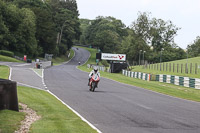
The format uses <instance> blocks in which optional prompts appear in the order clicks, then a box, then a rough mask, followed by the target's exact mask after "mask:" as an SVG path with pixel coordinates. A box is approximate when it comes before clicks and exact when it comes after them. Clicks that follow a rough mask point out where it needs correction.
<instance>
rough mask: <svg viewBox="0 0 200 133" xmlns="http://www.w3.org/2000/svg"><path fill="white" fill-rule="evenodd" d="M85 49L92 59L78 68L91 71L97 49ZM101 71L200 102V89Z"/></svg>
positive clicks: (122, 79) (116, 77)
mask: <svg viewBox="0 0 200 133" xmlns="http://www.w3.org/2000/svg"><path fill="white" fill-rule="evenodd" d="M85 49H87V50H88V51H89V52H90V53H91V59H89V60H88V62H87V63H86V64H85V65H83V66H79V67H78V68H79V69H81V70H83V71H86V72H89V71H91V69H88V68H87V64H89V63H91V64H92V63H93V64H94V58H95V56H96V51H95V49H90V48H85ZM92 61H93V62H92ZM100 73H101V76H102V77H105V78H109V79H112V80H115V81H118V82H121V83H125V84H129V85H133V86H137V87H141V88H144V89H148V90H152V91H155V92H159V93H162V94H166V95H170V96H174V97H179V98H183V99H187V100H192V101H198V102H200V90H197V89H193V88H187V87H182V86H176V85H172V84H167V83H161V82H156V81H144V80H141V79H135V78H130V77H126V76H124V75H122V74H121V73H118V74H116V73H107V72H100Z"/></svg>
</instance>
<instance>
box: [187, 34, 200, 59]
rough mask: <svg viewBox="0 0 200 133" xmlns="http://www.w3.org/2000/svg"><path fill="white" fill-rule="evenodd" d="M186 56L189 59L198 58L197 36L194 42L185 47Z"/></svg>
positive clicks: (199, 44)
mask: <svg viewBox="0 0 200 133" xmlns="http://www.w3.org/2000/svg"><path fill="white" fill-rule="evenodd" d="M187 50H188V55H189V56H190V57H197V56H200V37H199V36H197V37H196V39H195V40H194V42H193V43H192V44H190V45H188V46H187Z"/></svg>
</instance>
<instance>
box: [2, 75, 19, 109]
mask: <svg viewBox="0 0 200 133" xmlns="http://www.w3.org/2000/svg"><path fill="white" fill-rule="evenodd" d="M3 109H9V110H14V111H19V107H18V98H17V83H16V82H14V81H11V80H5V79H0V110H3Z"/></svg>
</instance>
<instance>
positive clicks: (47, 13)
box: [0, 0, 81, 57]
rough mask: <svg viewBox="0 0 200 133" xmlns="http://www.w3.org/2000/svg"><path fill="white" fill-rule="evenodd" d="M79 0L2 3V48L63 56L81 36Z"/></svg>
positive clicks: (32, 54) (18, 52) (0, 0)
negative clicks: (77, 0) (77, 1)
mask: <svg viewBox="0 0 200 133" xmlns="http://www.w3.org/2000/svg"><path fill="white" fill-rule="evenodd" d="M78 16H79V13H78V9H77V3H76V0H0V49H1V50H8V51H13V52H14V53H15V55H19V56H20V55H24V54H26V55H28V56H29V57H37V56H44V54H45V53H50V54H54V56H59V55H63V54H65V53H66V51H67V50H69V49H70V48H71V47H72V45H73V42H74V40H78V39H79V37H80V34H81V33H80V22H79V18H78Z"/></svg>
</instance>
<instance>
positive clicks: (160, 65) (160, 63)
mask: <svg viewBox="0 0 200 133" xmlns="http://www.w3.org/2000/svg"><path fill="white" fill-rule="evenodd" d="M161 67H162V65H161V63H160V71H161V70H162V69H161Z"/></svg>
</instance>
